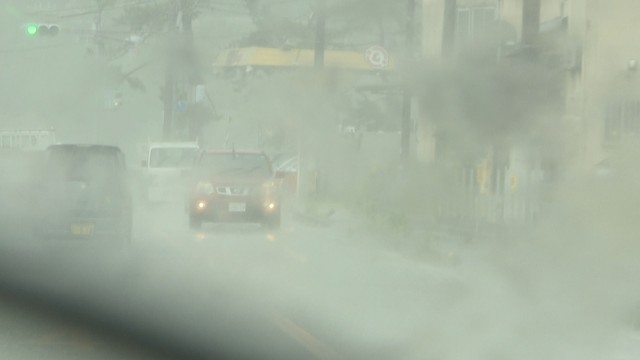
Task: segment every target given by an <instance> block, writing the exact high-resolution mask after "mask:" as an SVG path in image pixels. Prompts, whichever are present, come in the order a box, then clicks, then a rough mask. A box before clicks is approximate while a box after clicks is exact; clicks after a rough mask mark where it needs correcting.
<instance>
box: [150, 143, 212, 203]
mask: <svg viewBox="0 0 640 360" xmlns="http://www.w3.org/2000/svg"><path fill="white" fill-rule="evenodd" d="M199 151H200V147H199V146H198V143H196V142H162V143H150V144H149V145H148V151H147V152H146V158H145V159H144V160H143V161H142V166H143V169H144V173H145V176H144V178H145V188H146V189H145V190H146V191H145V192H146V199H147V201H149V202H152V203H157V202H172V201H184V197H185V191H186V189H187V187H186V186H187V183H186V182H187V176H188V173H189V171H190V170H191V168H192V167H193V164H194V161H195V159H196V156H197V154H198V152H199Z"/></svg>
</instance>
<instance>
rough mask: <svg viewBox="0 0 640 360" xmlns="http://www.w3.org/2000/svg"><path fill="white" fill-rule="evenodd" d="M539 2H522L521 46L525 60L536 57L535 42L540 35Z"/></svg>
mask: <svg viewBox="0 0 640 360" xmlns="http://www.w3.org/2000/svg"><path fill="white" fill-rule="evenodd" d="M540 7H541V1H540V0H523V3H522V45H523V46H524V54H525V58H527V59H530V60H533V59H534V58H535V57H536V48H535V47H536V40H537V38H538V34H539V33H540Z"/></svg>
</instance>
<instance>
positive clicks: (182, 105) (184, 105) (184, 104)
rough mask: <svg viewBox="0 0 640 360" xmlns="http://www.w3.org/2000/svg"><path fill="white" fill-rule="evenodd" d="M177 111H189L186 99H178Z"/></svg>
mask: <svg viewBox="0 0 640 360" xmlns="http://www.w3.org/2000/svg"><path fill="white" fill-rule="evenodd" d="M176 111H178V112H185V111H187V102H186V101H184V100H178V102H177V103H176Z"/></svg>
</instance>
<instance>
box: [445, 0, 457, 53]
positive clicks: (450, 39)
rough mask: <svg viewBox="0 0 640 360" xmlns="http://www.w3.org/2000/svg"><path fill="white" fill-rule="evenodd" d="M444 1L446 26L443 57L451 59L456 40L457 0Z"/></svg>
mask: <svg viewBox="0 0 640 360" xmlns="http://www.w3.org/2000/svg"><path fill="white" fill-rule="evenodd" d="M443 1H444V24H443V26H442V57H443V58H445V59H448V58H451V56H452V55H453V50H454V47H455V39H456V18H457V15H458V3H457V0H443Z"/></svg>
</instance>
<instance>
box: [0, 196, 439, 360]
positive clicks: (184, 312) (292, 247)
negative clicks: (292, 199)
mask: <svg viewBox="0 0 640 360" xmlns="http://www.w3.org/2000/svg"><path fill="white" fill-rule="evenodd" d="M367 242H370V239H369V238H368V237H367V236H366V234H365V233H357V232H356V231H355V229H354V228H353V226H352V221H350V219H349V218H348V217H347V216H344V215H343V214H337V215H336V220H335V221H333V222H332V224H331V225H330V226H328V227H314V226H311V225H305V224H301V223H299V222H297V221H295V220H294V219H293V218H292V216H291V213H290V212H286V214H285V215H284V219H283V227H282V229H280V230H277V231H269V230H265V229H263V228H262V227H260V226H258V225H253V224H223V225H212V224H211V225H209V224H206V225H205V227H204V228H203V229H202V230H201V231H192V230H190V229H188V226H187V222H186V216H185V214H184V213H183V212H182V209H181V208H180V207H179V206H176V207H167V206H158V207H138V211H137V215H136V227H135V229H134V242H133V244H132V245H131V246H130V247H128V248H126V249H123V248H118V247H110V246H101V245H99V244H88V243H84V244H82V243H77V242H58V243H55V244H48V245H46V246H41V245H37V246H33V244H29V245H26V244H19V245H16V244H15V243H10V245H7V246H6V249H5V252H4V257H3V259H2V260H3V261H1V265H0V267H1V268H2V274H3V278H2V280H3V283H4V284H5V288H4V289H5V291H4V292H5V293H7V289H9V290H11V289H13V288H14V287H15V284H19V285H20V286H26V288H27V289H28V291H25V292H26V293H28V294H27V295H28V296H26V297H27V298H29V299H30V298H34V297H35V298H39V299H46V300H47V301H49V302H53V303H55V304H58V305H56V306H58V307H61V308H63V309H64V310H60V311H59V312H60V313H61V314H65V315H64V316H67V317H69V318H71V319H72V320H73V321H72V324H74V325H68V324H67V322H68V321H67V320H65V317H64V316H63V317H62V320H60V319H58V320H56V321H45V320H42V319H40V318H39V317H37V316H35V317H34V316H33V315H29V314H31V313H33V311H32V310H28V309H30V308H28V309H27V310H24V309H23V310H19V309H18V310H16V306H17V305H11V301H9V302H8V303H7V305H5V306H0V313H3V312H4V313H8V314H9V315H11V316H2V319H3V324H1V325H2V326H0V329H2V328H4V329H14V328H24V331H22V332H21V333H14V332H13V331H8V332H4V333H0V339H2V340H3V344H4V347H5V348H6V349H11V350H12V351H14V352H16V353H23V354H26V355H24V356H22V358H39V357H40V356H39V355H38V354H43V353H44V354H47V358H61V359H63V358H64V359H68V358H72V357H70V356H77V358H83V359H87V358H92V356H94V357H95V358H98V359H100V358H122V357H119V356H117V355H114V353H113V352H112V351H111V349H112V347H115V349H118V351H122V349H121V348H122V346H117V342H116V343H113V341H112V340H109V342H107V344H116V345H113V346H112V345H104V344H105V341H104V340H103V338H104V336H102V335H95V336H93V337H92V336H89V335H87V334H93V333H96V330H95V329H96V328H97V329H98V330H97V333H98V334H103V333H105V329H106V330H108V331H106V333H108V334H109V336H107V338H108V339H111V338H114V335H115V338H116V339H119V338H120V336H119V335H121V334H123V333H125V334H129V335H127V337H132V338H133V339H138V340H140V339H141V340H140V341H139V342H140V343H143V344H144V345H145V347H151V348H154V347H157V345H158V343H159V340H158V339H167V338H169V339H172V341H175V345H176V347H177V349H174V348H173V347H172V346H169V348H168V349H165V348H164V345H166V340H163V341H161V342H160V343H163V344H164V345H163V346H160V350H161V353H162V352H167V353H168V354H174V351H175V352H176V353H177V354H179V355H180V357H181V358H184V357H185V354H184V353H183V352H182V350H181V349H182V347H183V345H185V344H186V345H188V347H189V348H191V349H194V351H195V352H194V353H193V354H191V353H190V352H187V353H188V354H189V355H194V356H193V357H194V358H200V356H199V355H202V354H205V356H204V357H209V355H210V354H212V353H215V352H216V351H217V350H220V349H221V348H223V349H228V350H229V351H233V352H234V353H235V352H237V353H238V354H240V355H244V356H246V358H254V356H252V355H255V353H259V354H262V358H295V359H305V358H309V359H340V358H343V359H346V358H354V357H355V356H356V355H358V356H357V357H360V356H361V355H363V354H368V355H375V356H373V357H374V358H376V357H379V356H380V355H381V354H385V353H386V354H389V353H396V352H397V351H399V350H403V351H405V350H406V343H407V342H415V339H414V338H413V336H414V335H415V327H416V326H417V325H419V322H420V321H421V320H420V313H421V312H422V311H420V309H421V308H423V304H422V303H421V299H420V297H419V296H416V295H417V294H419V293H420V291H421V290H420V289H421V288H424V287H425V286H428V285H429V284H434V283H435V282H437V281H440V280H442V278H444V276H445V275H443V274H442V273H439V271H440V270H437V269H434V268H430V267H428V266H425V265H424V264H417V263H411V262H409V261H407V260H404V259H402V258H401V257H399V256H397V255H394V254H392V253H388V252H384V251H380V250H374V249H375V246H374V247H372V246H370V245H368V244H367ZM407 267H411V268H412V270H411V274H410V276H407ZM34 289H35V290H34ZM9 294H11V292H9ZM9 298H11V296H9ZM15 302H17V303H18V304H20V303H24V301H23V300H21V299H20V300H18V301H15ZM60 302H61V304H59V303H60ZM40 305H42V304H39V305H38V306H36V307H39V306H40ZM45 305H46V304H45ZM34 306H35V305H34ZM67 307H69V308H70V309H67ZM45 308H47V307H46V306H45ZM21 311H22V312H26V314H27V315H19V314H21ZM47 311H50V310H47ZM36 313H40V312H36ZM87 314H88V315H87ZM47 316H49V315H47ZM58 317H59V316H57V315H56V318H58ZM25 319H26V321H22V320H25ZM78 319H79V320H78ZM49 320H50V319H49ZM13 322H18V323H19V325H20V326H14V324H13ZM50 322H53V323H54V325H50V324H49V323H50ZM76 323H77V324H79V325H75V324H76ZM131 323H133V324H134V326H133V328H132V327H131V326H132V325H131ZM78 329H79V330H78ZM149 329H151V330H149ZM2 334H4V335H5V336H2ZM138 340H135V341H134V342H136V341H138ZM212 341H217V343H222V344H224V345H222V346H218V347H212V346H211V344H212ZM96 344H103V345H102V346H98V345H96ZM134 345H135V344H134ZM134 348H135V347H134ZM136 349H137V348H136ZM265 349H266V351H267V352H266V353H265ZM136 351H137V350H136ZM30 355H33V356H30ZM58 355H59V356H58ZM56 356H58V357H56ZM169 357H173V356H169ZM16 358H19V357H16Z"/></svg>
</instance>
